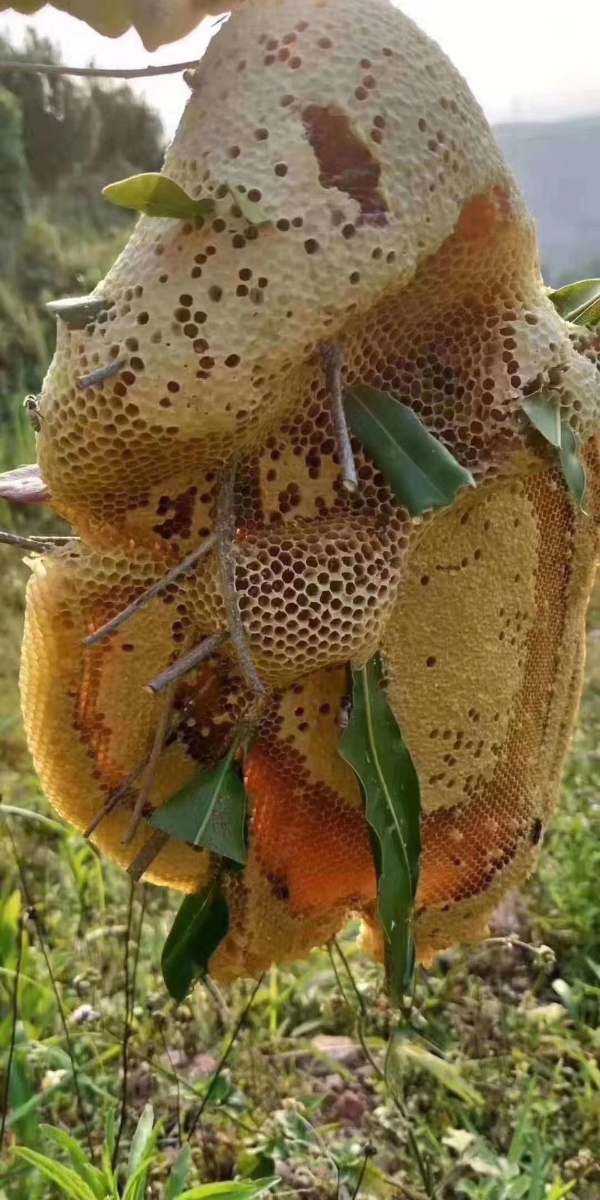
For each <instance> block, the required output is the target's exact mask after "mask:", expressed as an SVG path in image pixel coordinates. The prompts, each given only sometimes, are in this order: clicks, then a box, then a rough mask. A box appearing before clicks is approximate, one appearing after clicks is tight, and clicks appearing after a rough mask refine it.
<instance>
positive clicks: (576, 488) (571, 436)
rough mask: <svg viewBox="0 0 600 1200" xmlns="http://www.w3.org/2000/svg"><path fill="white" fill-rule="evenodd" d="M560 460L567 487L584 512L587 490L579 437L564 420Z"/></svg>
mask: <svg viewBox="0 0 600 1200" xmlns="http://www.w3.org/2000/svg"><path fill="white" fill-rule="evenodd" d="M560 429H561V451H560V461H561V466H562V469H563V475H564V477H565V480H566V483H567V487H568V489H569V491H570V493H571V495H572V496H573V497H574V499H575V500H576V501H577V504H578V505H579V507H580V509H581V511H582V512H585V509H584V507H583V505H584V501H585V493H586V490H587V479H586V473H585V467H584V465H583V463H582V461H581V459H580V457H579V439H578V437H577V434H576V433H574V432H573V430H572V429H571V426H570V425H567V424H566V422H564V421H563V423H562V425H561V427H560Z"/></svg>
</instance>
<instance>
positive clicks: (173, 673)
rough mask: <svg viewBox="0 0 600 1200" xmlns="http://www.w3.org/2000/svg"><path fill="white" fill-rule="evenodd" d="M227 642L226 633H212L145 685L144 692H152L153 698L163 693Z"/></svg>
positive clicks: (227, 636) (227, 635)
mask: <svg viewBox="0 0 600 1200" xmlns="http://www.w3.org/2000/svg"><path fill="white" fill-rule="evenodd" d="M228 640H229V634H228V633H224V632H222V633H213V634H211V636H210V637H207V638H205V639H204V641H203V642H200V644H199V645H198V646H194V648H193V650H190V651H189V653H188V654H183V655H182V657H181V658H178V659H177V660H176V661H175V662H174V663H172V664H171V666H170V667H167V668H166V670H164V671H163V672H162V673H161V674H160V675H157V676H156V679H151V680H150V683H148V684H147V685H146V690H147V691H148V692H152V693H153V694H154V695H155V696H156V695H158V694H159V692H164V690H165V688H168V687H170V685H171V684H172V683H176V682H177V680H178V679H181V678H182V676H183V675H187V674H188V672H189V671H193V670H194V667H198V666H200V663H203V662H205V660H206V659H207V658H210V656H211V654H215V652H216V651H217V650H219V649H220V648H221V646H222V645H223V644H224V643H225V642H226V641H228Z"/></svg>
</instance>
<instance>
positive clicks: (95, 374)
mask: <svg viewBox="0 0 600 1200" xmlns="http://www.w3.org/2000/svg"><path fill="white" fill-rule="evenodd" d="M126 361H127V360H126V359H125V358H117V359H115V361H114V362H111V363H107V364H106V366H105V367H98V370H97V371H90V373H89V375H79V376H78V378H77V379H76V380H75V383H76V385H77V387H78V388H79V389H80V390H83V389H84V388H91V387H96V386H97V385H98V384H99V383H106V380H107V379H113V378H114V376H115V375H118V374H119V371H122V370H123V367H124V366H125V363H126Z"/></svg>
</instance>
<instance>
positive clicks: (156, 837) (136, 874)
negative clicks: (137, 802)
mask: <svg viewBox="0 0 600 1200" xmlns="http://www.w3.org/2000/svg"><path fill="white" fill-rule="evenodd" d="M168 840H169V835H168V833H163V831H162V829H155V830H154V833H153V834H152V837H151V838H150V839H149V841H147V842H146V845H145V846H144V847H143V849H142V850H140V852H139V854H138V855H136V857H135V858H134V860H133V862H132V863H131V864H130V866H129V867H128V868H127V874H128V875H129V878H130V879H133V881H134V883H139V881H140V879H141V878H142V875H144V874H145V873H146V871H147V870H148V867H151V866H152V863H153V862H154V859H155V858H156V857H157V855H158V854H160V852H161V850H162V848H163V846H164V845H165V844H166V842H168Z"/></svg>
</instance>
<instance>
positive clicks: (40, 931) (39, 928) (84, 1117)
mask: <svg viewBox="0 0 600 1200" xmlns="http://www.w3.org/2000/svg"><path fill="white" fill-rule="evenodd" d="M8 836H9V839H10V843H11V846H12V852H13V858H14V860H15V862H16V864H17V870H18V872H19V878H20V880H21V887H22V888H23V895H24V896H25V899H26V901H27V907H28V910H29V913H30V916H31V918H32V920H33V923H34V925H35V931H36V934H37V937H38V941H39V943H40V950H41V951H42V955H43V959H44V962H45V964H46V970H47V972H48V976H49V979H50V983H51V985H52V991H53V992H54V999H55V1000H56V1007H57V1008H58V1013H59V1016H60V1023H61V1025H62V1028H63V1033H64V1035H65V1042H66V1044H67V1050H68V1052H69V1058H70V1059H71V1073H72V1075H73V1088H74V1090H75V1096H76V1098H77V1106H78V1108H79V1115H80V1117H81V1120H82V1123H83V1125H84V1128H85V1132H86V1140H87V1145H88V1150H89V1154H90V1159H91V1161H92V1163H93V1162H94V1159H95V1155H94V1143H93V1141H92V1131H91V1128H90V1123H89V1121H88V1116H87V1113H86V1111H85V1105H84V1103H83V1096H82V1094H81V1088H80V1086H79V1075H78V1072H77V1067H76V1065H75V1057H74V1053H73V1042H72V1039H71V1034H70V1031H69V1026H68V1024H67V1018H66V1014H65V1010H64V1006H63V1002H62V999H61V995H60V992H59V990H58V984H57V982H56V979H55V977H54V971H53V970H52V963H51V962H50V955H49V954H48V950H47V948H46V942H45V939H44V931H43V929H42V922H41V921H40V918H39V914H38V910H37V908H36V906H35V904H34V903H33V900H32V898H31V892H30V891H29V884H28V883H27V877H26V875H25V870H24V867H23V863H22V861H21V856H20V854H19V850H18V847H17V843H16V841H15V839H14V836H13V832H12V829H11V828H10V824H9V826H8Z"/></svg>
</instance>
